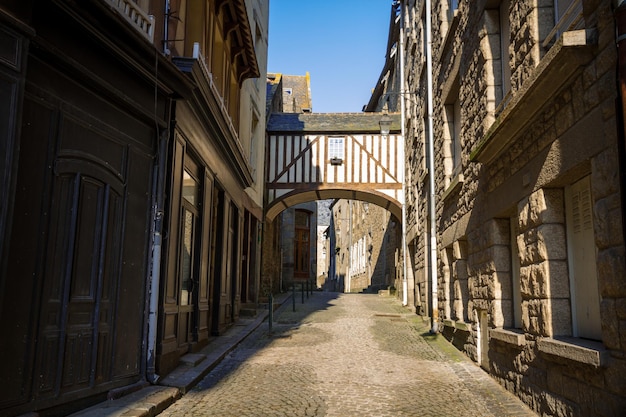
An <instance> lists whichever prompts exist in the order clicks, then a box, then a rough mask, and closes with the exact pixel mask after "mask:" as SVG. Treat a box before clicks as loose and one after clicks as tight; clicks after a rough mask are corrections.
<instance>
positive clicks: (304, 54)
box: [268, 0, 392, 113]
mask: <svg viewBox="0 0 626 417" xmlns="http://www.w3.org/2000/svg"><path fill="white" fill-rule="evenodd" d="M391 3H392V0H270V24H269V56H268V72H279V73H282V74H288V75H305V74H306V72H307V71H308V72H309V73H310V74H311V98H312V100H313V111H314V112H315V113H334V112H360V111H361V109H362V108H363V106H364V105H365V104H367V102H368V100H369V98H370V95H371V91H372V89H373V88H374V86H375V85H376V82H377V81H378V77H379V76H380V72H381V71H382V68H383V65H384V64H385V51H386V47H387V34H388V32H389V17H390V14H391Z"/></svg>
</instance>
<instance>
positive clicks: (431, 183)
mask: <svg viewBox="0 0 626 417" xmlns="http://www.w3.org/2000/svg"><path fill="white" fill-rule="evenodd" d="M424 7H425V8H426V29H425V31H426V33H425V36H426V89H427V93H426V100H427V111H428V161H427V169H428V188H429V200H428V215H429V216H430V262H429V263H430V290H431V303H432V304H431V309H432V314H431V319H430V320H431V329H430V331H431V333H437V331H438V319H439V302H438V301H439V300H438V297H437V220H436V211H435V210H436V205H435V147H434V144H433V142H434V138H433V63H432V60H433V56H432V39H431V30H432V29H431V20H432V16H431V7H432V6H431V0H425V2H424Z"/></svg>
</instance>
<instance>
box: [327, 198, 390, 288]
mask: <svg viewBox="0 0 626 417" xmlns="http://www.w3.org/2000/svg"><path fill="white" fill-rule="evenodd" d="M331 210H332V220H331V225H330V228H329V231H328V234H329V235H332V236H333V239H332V242H333V246H334V247H331V248H330V249H331V250H330V256H332V258H333V260H332V261H331V263H332V265H333V269H332V276H331V274H330V273H329V276H328V278H329V282H332V283H334V285H332V286H331V287H332V288H333V289H334V290H336V291H342V292H374V293H375V292H378V291H379V290H389V289H392V290H393V289H394V288H397V287H398V285H401V284H399V282H398V280H399V279H400V277H399V276H397V274H399V273H400V271H401V269H399V268H398V260H401V258H400V257H399V255H400V249H399V245H398V242H399V241H400V225H399V224H398V222H397V219H395V218H394V217H393V216H391V213H389V212H388V211H387V210H385V209H384V208H382V207H379V206H376V205H374V204H370V203H367V202H363V201H356V200H344V199H341V200H335V202H334V203H333V204H332V206H331Z"/></svg>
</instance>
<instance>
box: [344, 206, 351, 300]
mask: <svg viewBox="0 0 626 417" xmlns="http://www.w3.org/2000/svg"><path fill="white" fill-rule="evenodd" d="M348 207H349V210H348V215H349V216H350V218H349V219H348V222H349V223H348V224H349V225H350V227H349V229H348V230H349V232H348V267H347V268H346V269H347V271H346V277H347V279H346V282H345V284H344V291H345V292H347V293H349V292H350V291H351V290H352V285H351V284H352V282H351V281H352V200H348Z"/></svg>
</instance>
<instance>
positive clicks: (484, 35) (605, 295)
mask: <svg viewBox="0 0 626 417" xmlns="http://www.w3.org/2000/svg"><path fill="white" fill-rule="evenodd" d="M619 3H620V2H615V1H610V0H558V1H551V0H541V1H532V2H531V1H524V0H500V1H498V0H480V1H472V2H470V1H459V2H457V1H449V0H448V1H445V0H443V1H441V0H432V1H415V0H403V1H399V2H396V3H394V7H395V8H396V10H397V16H398V17H399V24H398V25H399V28H398V33H399V36H398V37H397V38H396V39H397V41H396V42H395V43H394V44H396V45H398V47H399V53H398V54H396V56H394V57H391V56H390V57H389V58H388V65H387V66H386V68H387V67H388V68H390V69H391V70H395V71H399V70H400V68H401V69H402V70H403V71H404V74H405V75H404V77H401V78H403V83H402V84H401V86H400V91H398V90H396V91H395V93H396V94H400V95H401V97H402V99H403V101H404V104H403V106H404V110H403V114H404V120H405V126H404V127H405V141H406V155H407V160H406V167H407V174H406V179H407V180H406V188H407V193H406V196H407V197H406V210H407V219H408V224H407V225H406V228H407V237H406V239H407V247H408V248H409V249H408V251H407V252H408V257H407V258H408V259H409V261H410V264H409V265H410V269H411V272H412V274H411V275H410V277H411V279H412V280H413V281H414V293H413V298H412V299H413V300H414V301H413V302H414V305H415V307H416V311H418V313H420V314H423V315H426V316H430V317H431V320H432V322H433V331H440V332H442V333H443V334H444V335H445V337H447V338H448V339H449V340H451V341H452V342H453V343H454V345H455V346H457V347H458V348H459V349H461V350H462V351H464V352H465V353H466V354H467V355H468V356H469V357H470V358H472V359H473V360H474V361H476V362H477V363H478V364H480V366H482V367H483V368H484V369H485V370H487V371H488V372H490V374H491V375H492V376H493V377H494V378H495V379H497V380H498V381H499V382H500V383H501V384H502V385H503V386H504V387H506V388H507V389H508V390H510V391H511V392H513V393H515V394H516V395H517V396H519V397H520V398H521V399H522V400H523V401H524V402H526V403H527V404H528V405H529V407H531V408H532V409H533V410H535V411H536V412H538V413H540V414H543V415H557V416H592V415H597V416H618V415H623V412H624V410H626V384H624V374H625V373H626V309H625V308H624V306H626V285H625V283H626V257H625V250H624V249H625V247H624V225H623V211H624V207H623V201H624V195H623V184H622V183H621V182H620V178H622V177H623V170H624V153H623V148H624V146H623V140H624V139H623V137H624V136H623V135H624V130H623V129H624V125H623V118H622V117H623V114H621V111H622V110H621V107H619V106H617V107H616V103H618V102H619V101H618V98H619V96H618V90H617V89H616V85H617V81H618V79H617V74H618V71H617V69H618V60H617V58H618V55H617V51H616V47H615V44H616V18H615V14H614V13H615V8H616V6H617V5H618V4H619ZM395 22H396V21H392V23H395ZM393 59H395V60H396V65H392V64H393V62H392V61H393ZM398 61H399V63H400V65H397V64H398ZM384 94H385V92H382V93H381V95H384ZM386 94H389V91H387V92H386Z"/></svg>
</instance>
